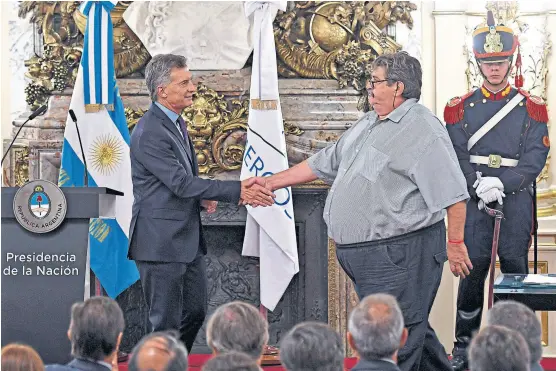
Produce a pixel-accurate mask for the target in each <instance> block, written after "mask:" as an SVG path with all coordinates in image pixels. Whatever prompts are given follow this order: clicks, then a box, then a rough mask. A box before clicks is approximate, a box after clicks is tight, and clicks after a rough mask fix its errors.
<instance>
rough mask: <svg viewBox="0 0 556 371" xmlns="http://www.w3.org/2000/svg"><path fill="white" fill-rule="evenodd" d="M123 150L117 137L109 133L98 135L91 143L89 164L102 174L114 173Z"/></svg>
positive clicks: (120, 160)
mask: <svg viewBox="0 0 556 371" xmlns="http://www.w3.org/2000/svg"><path fill="white" fill-rule="evenodd" d="M122 156H123V150H122V143H121V140H120V139H119V138H116V137H115V136H112V135H110V134H106V135H100V136H99V137H97V138H96V139H95V141H94V142H93V144H92V145H91V149H90V154H89V157H90V158H91V165H92V166H93V168H94V169H95V170H96V171H99V172H100V173H101V174H103V175H110V174H112V173H114V172H115V171H116V170H117V169H118V167H119V165H120V163H121V162H122Z"/></svg>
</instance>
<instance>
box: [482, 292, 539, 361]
mask: <svg viewBox="0 0 556 371" xmlns="http://www.w3.org/2000/svg"><path fill="white" fill-rule="evenodd" d="M487 324H489V325H496V326H504V327H507V328H509V329H511V330H514V331H517V332H519V333H520V334H521V336H523V339H525V342H526V343H527V346H528V347H529V353H530V354H531V365H530V367H531V371H543V368H542V367H541V364H540V361H541V358H542V341H541V322H540V321H539V319H538V318H537V316H536V315H535V312H533V311H532V310H531V309H530V308H529V307H527V306H526V305H524V304H521V303H518V302H516V301H513V300H508V301H499V302H497V303H496V304H494V306H493V307H492V308H491V309H490V310H489V311H488V313H487Z"/></svg>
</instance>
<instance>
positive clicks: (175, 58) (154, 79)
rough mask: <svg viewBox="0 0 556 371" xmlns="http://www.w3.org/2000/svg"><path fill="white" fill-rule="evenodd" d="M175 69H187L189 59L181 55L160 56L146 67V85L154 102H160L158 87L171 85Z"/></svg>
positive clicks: (154, 58) (153, 58) (155, 57)
mask: <svg viewBox="0 0 556 371" xmlns="http://www.w3.org/2000/svg"><path fill="white" fill-rule="evenodd" d="M174 68H187V59H186V58H185V57H184V56H181V55H175V54H158V55H155V56H154V57H152V59H151V60H150V61H149V63H148V64H147V67H145V83H146V84H147V89H149V94H150V96H151V100H152V101H153V102H156V101H157V100H158V93H157V90H158V87H159V86H166V85H168V84H169V83H170V73H171V72H172V69H174Z"/></svg>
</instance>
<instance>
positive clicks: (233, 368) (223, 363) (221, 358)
mask: <svg viewBox="0 0 556 371" xmlns="http://www.w3.org/2000/svg"><path fill="white" fill-rule="evenodd" d="M260 370H261V369H260V368H259V365H258V364H257V361H255V360H253V358H251V357H249V356H248V355H247V354H244V353H239V352H230V353H224V354H218V355H216V356H214V357H213V358H211V359H209V360H208V361H207V362H206V363H205V364H204V365H203V368H202V371H260Z"/></svg>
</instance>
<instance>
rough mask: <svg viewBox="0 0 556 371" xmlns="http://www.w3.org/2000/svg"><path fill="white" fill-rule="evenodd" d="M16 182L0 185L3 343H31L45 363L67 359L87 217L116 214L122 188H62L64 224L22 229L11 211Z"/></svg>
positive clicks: (80, 294) (81, 281) (80, 295)
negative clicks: (49, 228) (41, 229)
mask: <svg viewBox="0 0 556 371" xmlns="http://www.w3.org/2000/svg"><path fill="white" fill-rule="evenodd" d="M18 189H19V188H18V187H3V188H2V225H1V229H2V237H1V243H2V297H1V302H2V315H1V319H2V325H1V326H2V346H4V345H6V344H9V343H12V342H20V343H24V344H28V345H31V346H32V347H33V348H35V350H37V352H38V353H39V354H40V356H41V358H42V359H43V361H44V363H45V364H49V363H67V362H68V361H70V360H71V355H70V353H71V345H70V342H69V339H68V337H67V330H68V327H69V323H70V312H71V306H72V304H73V303H75V302H77V301H83V299H84V288H85V273H86V272H85V269H86V263H87V248H88V242H89V219H90V218H99V217H101V218H102V217H107V218H109V217H114V215H115V213H114V211H115V209H114V208H115V200H116V197H117V196H121V195H123V193H121V192H118V191H114V190H112V189H109V188H102V187H89V188H87V187H62V188H60V189H61V190H62V192H63V193H64V196H65V198H66V204H67V211H66V216H65V219H64V221H63V222H62V224H61V225H60V226H59V227H57V228H56V229H55V230H53V231H51V232H48V233H33V232H30V231H28V230H27V229H25V228H23V227H22V226H21V225H20V224H19V223H18V221H17V220H16V218H15V215H14V205H13V201H14V196H15V194H16V192H17V191H18Z"/></svg>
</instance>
